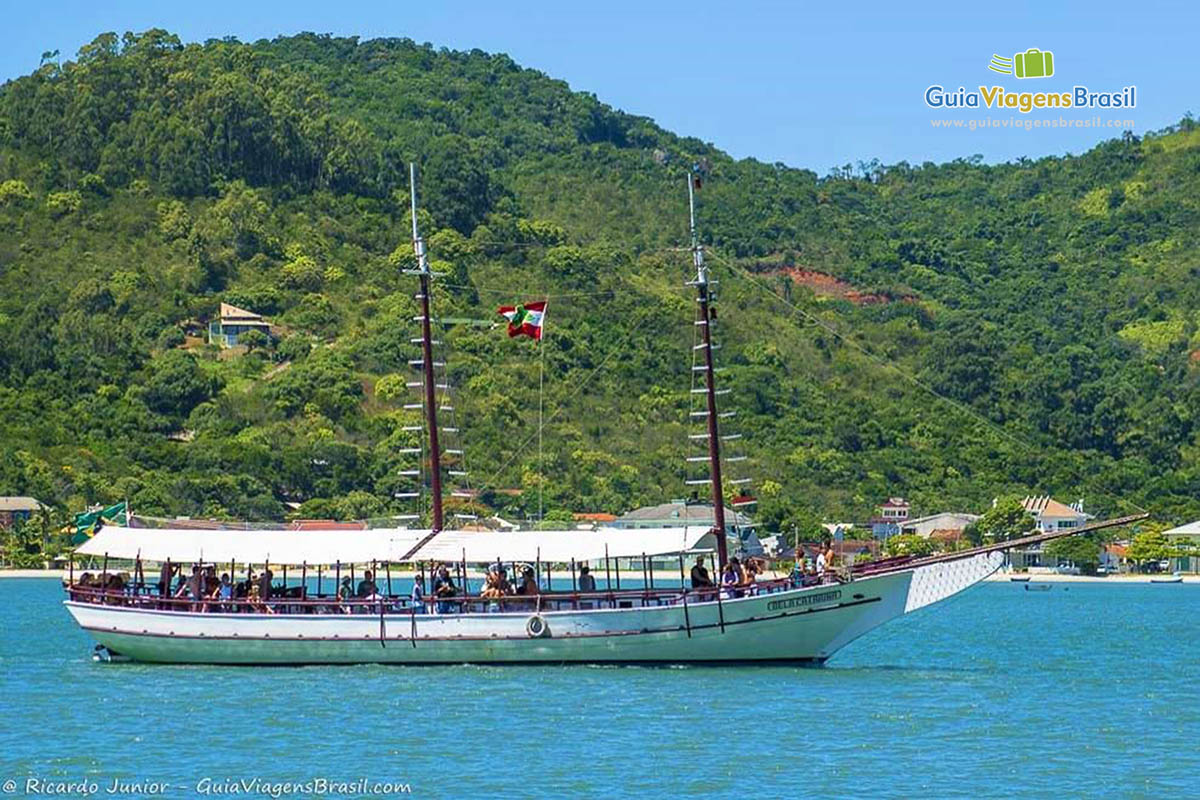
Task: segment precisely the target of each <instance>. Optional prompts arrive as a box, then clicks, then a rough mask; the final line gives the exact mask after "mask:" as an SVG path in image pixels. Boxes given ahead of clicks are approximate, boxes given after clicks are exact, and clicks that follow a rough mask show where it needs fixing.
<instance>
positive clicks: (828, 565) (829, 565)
mask: <svg viewBox="0 0 1200 800" xmlns="http://www.w3.org/2000/svg"><path fill="white" fill-rule="evenodd" d="M834 558H835V556H834V554H833V542H830V543H829V549H827V550H826V551H825V569H826V570H828V571H829V572H833V571H834V570H833V559H834Z"/></svg>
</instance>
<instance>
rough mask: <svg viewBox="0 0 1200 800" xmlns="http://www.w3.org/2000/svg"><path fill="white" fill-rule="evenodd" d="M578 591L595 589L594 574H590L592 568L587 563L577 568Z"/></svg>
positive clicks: (592, 590)
mask: <svg viewBox="0 0 1200 800" xmlns="http://www.w3.org/2000/svg"><path fill="white" fill-rule="evenodd" d="M579 591H581V592H594V591H596V576H595V575H593V574H592V570H591V568H589V567H588V565H587V564H584V565H583V566H581V567H580V568H579Z"/></svg>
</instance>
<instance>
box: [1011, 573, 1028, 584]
mask: <svg viewBox="0 0 1200 800" xmlns="http://www.w3.org/2000/svg"><path fill="white" fill-rule="evenodd" d="M1009 580H1010V581H1012V582H1013V583H1029V576H1028V575H1011V576H1009Z"/></svg>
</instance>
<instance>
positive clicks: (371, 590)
mask: <svg viewBox="0 0 1200 800" xmlns="http://www.w3.org/2000/svg"><path fill="white" fill-rule="evenodd" d="M378 591H379V590H378V589H377V588H375V576H374V575H373V574H372V573H371V570H367V571H366V572H364V573H363V579H362V580H361V581H359V582H358V591H357V592H356V594H357V595H358V596H359V597H370V596H371V595H373V594H376V593H377V592H378Z"/></svg>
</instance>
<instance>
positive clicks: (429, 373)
mask: <svg viewBox="0 0 1200 800" xmlns="http://www.w3.org/2000/svg"><path fill="white" fill-rule="evenodd" d="M408 178H409V181H408V184H409V189H410V194H411V208H412V243H413V255H415V256H416V258H417V268H416V269H410V270H405V273H406V274H409V275H416V276H417V278H418V279H419V280H420V283H421V291H420V294H418V295H417V299H418V300H420V301H421V367H422V372H423V378H424V379H423V381H422V383H423V384H424V389H425V427H426V428H427V429H428V431H429V473H430V483H431V486H430V491H431V492H432V494H433V523H432V525H431V529H432V533H438V532H440V531H441V530H442V525H443V520H442V460H441V448H440V446H439V444H438V424H437V402H436V399H437V398H436V396H435V390H436V388H437V387H436V385H435V384H434V376H433V331H432V323H431V320H430V315H429V287H430V284H431V282H432V280H433V278H434V273H432V272H430V270H429V256H428V255H426V253H425V240H424V239H422V238H421V233H420V231H419V230H418V229H417V165H416V164H414V163H410V164H409V165H408Z"/></svg>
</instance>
